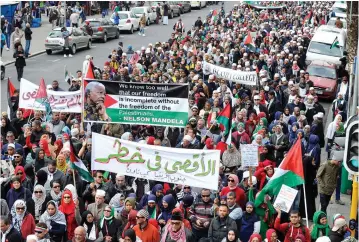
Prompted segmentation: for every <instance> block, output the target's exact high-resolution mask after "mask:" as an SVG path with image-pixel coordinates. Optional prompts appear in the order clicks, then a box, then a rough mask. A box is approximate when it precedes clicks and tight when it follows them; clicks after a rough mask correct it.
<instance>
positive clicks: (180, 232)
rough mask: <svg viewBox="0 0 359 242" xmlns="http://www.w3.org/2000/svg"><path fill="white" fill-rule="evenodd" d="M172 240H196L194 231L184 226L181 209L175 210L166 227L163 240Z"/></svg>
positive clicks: (190, 241) (189, 241)
mask: <svg viewBox="0 0 359 242" xmlns="http://www.w3.org/2000/svg"><path fill="white" fill-rule="evenodd" d="M170 240H176V241H188V242H192V241H195V239H194V235H193V233H192V231H191V230H190V229H188V228H187V227H186V226H184V223H183V216H182V213H181V211H180V210H173V212H172V218H171V220H170V221H169V222H168V223H167V225H166V226H165V227H164V232H163V233H162V240H161V241H170Z"/></svg>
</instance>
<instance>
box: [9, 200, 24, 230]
mask: <svg viewBox="0 0 359 242" xmlns="http://www.w3.org/2000/svg"><path fill="white" fill-rule="evenodd" d="M16 207H23V208H24V212H23V213H22V214H18V213H17V212H16ZM25 212H26V202H25V201H24V200H21V199H18V200H16V201H15V202H14V205H12V208H11V216H12V224H13V226H14V228H15V229H16V230H17V231H19V232H20V233H21V225H22V221H23V219H24V217H25Z"/></svg>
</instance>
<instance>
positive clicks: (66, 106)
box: [19, 78, 82, 113]
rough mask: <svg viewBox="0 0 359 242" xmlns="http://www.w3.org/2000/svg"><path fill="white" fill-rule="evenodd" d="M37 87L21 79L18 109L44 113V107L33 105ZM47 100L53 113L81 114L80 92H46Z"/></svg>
mask: <svg viewBox="0 0 359 242" xmlns="http://www.w3.org/2000/svg"><path fill="white" fill-rule="evenodd" d="M38 89H39V86H38V85H36V84H34V83H32V82H30V81H28V80H26V79H24V78H22V79H21V82H20V95H19V108H25V109H35V110H42V111H45V110H46V109H45V105H44V104H40V103H38V102H36V103H35V97H36V93H37V90H38ZM47 96H48V100H49V103H50V106H51V109H52V111H53V112H66V113H81V112H82V97H81V91H75V92H65V91H52V90H47Z"/></svg>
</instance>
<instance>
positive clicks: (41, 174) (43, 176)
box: [35, 170, 48, 186]
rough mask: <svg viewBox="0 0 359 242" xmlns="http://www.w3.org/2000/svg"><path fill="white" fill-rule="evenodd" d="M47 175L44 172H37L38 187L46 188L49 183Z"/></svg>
mask: <svg viewBox="0 0 359 242" xmlns="http://www.w3.org/2000/svg"><path fill="white" fill-rule="evenodd" d="M47 176H48V175H47V173H46V171H44V170H39V171H38V172H36V183H35V184H36V185H42V186H45V184H46V182H47Z"/></svg>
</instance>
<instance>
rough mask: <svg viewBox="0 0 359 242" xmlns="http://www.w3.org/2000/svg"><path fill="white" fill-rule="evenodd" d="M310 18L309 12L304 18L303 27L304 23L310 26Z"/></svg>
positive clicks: (311, 12)
mask: <svg viewBox="0 0 359 242" xmlns="http://www.w3.org/2000/svg"><path fill="white" fill-rule="evenodd" d="M312 16H313V11H312V10H310V12H309V13H308V14H307V15H306V16H305V17H304V19H303V25H305V24H306V23H307V24H308V25H309V24H311V21H312Z"/></svg>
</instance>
